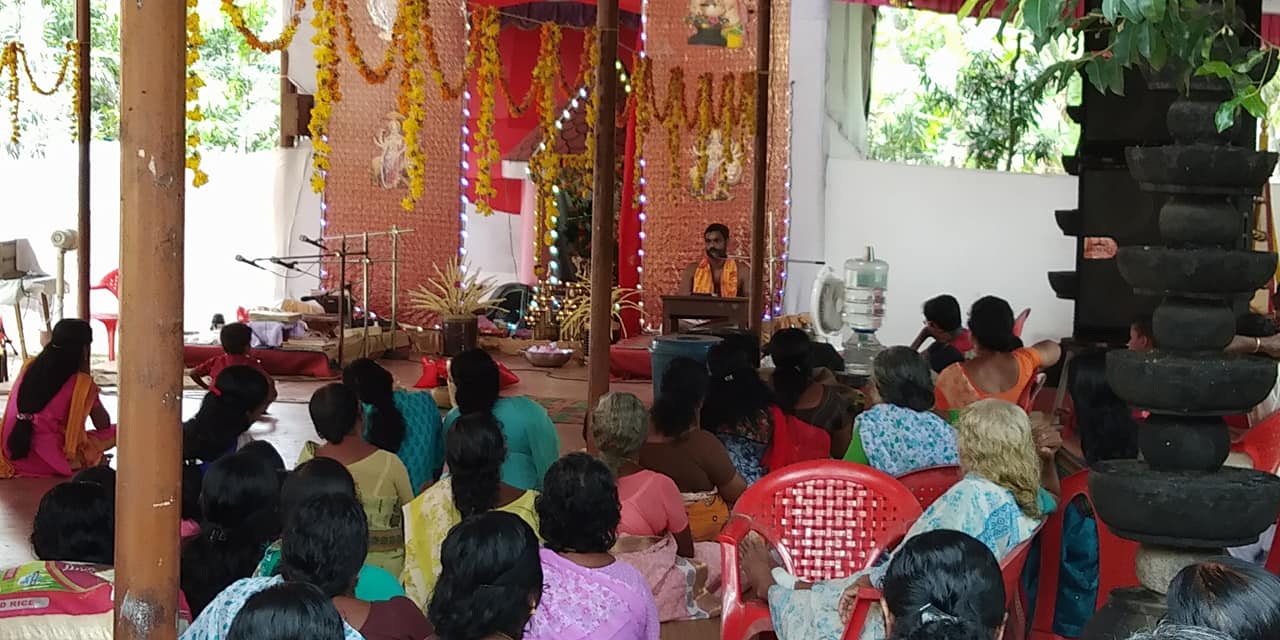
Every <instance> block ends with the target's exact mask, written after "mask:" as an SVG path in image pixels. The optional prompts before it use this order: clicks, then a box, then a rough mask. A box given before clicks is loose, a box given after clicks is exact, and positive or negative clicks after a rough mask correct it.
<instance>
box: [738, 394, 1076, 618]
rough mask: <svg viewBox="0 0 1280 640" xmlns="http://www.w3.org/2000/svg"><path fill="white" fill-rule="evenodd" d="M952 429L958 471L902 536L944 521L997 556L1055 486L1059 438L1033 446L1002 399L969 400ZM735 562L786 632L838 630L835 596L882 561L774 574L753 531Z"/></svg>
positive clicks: (1020, 535)
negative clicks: (834, 571) (835, 572)
mask: <svg viewBox="0 0 1280 640" xmlns="http://www.w3.org/2000/svg"><path fill="white" fill-rule="evenodd" d="M956 429H957V432H958V436H959V437H958V440H957V444H958V445H959V450H960V451H959V452H960V466H961V467H962V468H963V469H964V470H965V472H966V475H965V477H964V479H963V480H961V481H960V482H958V483H956V484H955V485H954V486H952V487H951V489H949V490H948V491H947V492H946V493H944V494H942V496H941V497H939V498H938V500H937V501H936V502H934V503H933V505H931V506H930V507H929V508H928V509H926V510H925V512H924V514H923V515H921V516H920V518H919V519H918V520H916V522H915V524H913V525H912V526H911V529H910V530H909V531H908V532H907V535H906V538H905V539H906V540H910V539H912V538H914V537H916V536H918V535H920V534H922V533H925V532H928V531H935V530H939V529H952V530H955V531H960V532H962V533H967V534H969V535H971V536H974V537H976V538H977V539H978V540H979V541H981V542H982V543H983V544H985V545H986V546H987V548H989V549H991V550H992V552H993V553H994V554H995V556H996V558H997V559H1000V558H1003V557H1004V556H1005V555H1006V554H1007V553H1009V551H1011V550H1012V549H1013V548H1014V547H1016V546H1017V545H1019V544H1021V543H1022V542H1023V541H1024V540H1026V539H1028V538H1029V537H1031V535H1032V534H1033V533H1035V531H1036V529H1037V528H1038V527H1039V526H1040V523H1041V521H1042V520H1043V519H1044V514H1045V513H1046V512H1047V511H1050V510H1052V508H1053V504H1054V498H1053V495H1056V494H1057V492H1058V491H1059V488H1058V476H1057V470H1056V469H1055V468H1054V465H1053V462H1052V459H1053V455H1054V453H1055V452H1056V445H1060V444H1061V443H1060V442H1057V443H1052V444H1050V442H1051V441H1050V440H1049V439H1047V438H1046V439H1044V440H1042V443H1043V446H1037V443H1036V436H1035V435H1033V433H1032V430H1031V422H1030V421H1029V420H1028V419H1027V414H1026V413H1025V412H1023V411H1022V409H1019V408H1018V407H1017V406H1015V405H1013V404H1010V403H1008V402H1005V401H1003V400H994V399H992V400H982V401H979V402H976V403H974V404H973V405H971V406H970V407H969V408H968V409H967V410H966V411H964V412H962V413H961V415H960V420H959V423H958V424H957V425H956ZM1042 485H1043V487H1044V488H1042ZM1046 488H1047V490H1046ZM1051 494H1052V495H1051ZM895 555H896V552H895ZM742 562H743V569H744V572H745V574H746V576H747V582H746V584H747V585H748V586H749V587H750V589H751V591H752V592H753V593H755V594H760V595H764V594H768V598H767V599H768V603H769V610H770V613H771V614H772V618H773V626H774V629H776V630H777V632H778V637H779V638H784V639H786V640H808V639H813V640H817V639H826V638H839V637H840V635H841V633H842V632H843V629H844V626H845V623H846V622H847V621H848V613H849V612H848V611H843V610H842V609H841V607H840V606H839V604H840V602H841V601H842V600H845V599H848V598H852V597H853V596H854V595H855V594H856V593H857V590H858V589H859V588H860V587H862V586H877V585H880V584H881V578H882V577H883V576H884V569H885V566H884V564H880V565H877V566H875V567H869V568H867V569H864V570H862V571H858V572H856V573H854V574H853V575H851V576H848V577H846V578H837V579H834V580H828V581H825V582H819V583H815V584H808V583H804V582H800V581H797V580H796V579H795V578H794V577H792V576H790V575H788V574H786V572H784V571H779V572H777V576H776V577H777V578H778V580H780V582H779V581H777V580H775V573H774V572H773V569H772V567H771V561H770V557H769V549H768V547H767V546H766V545H765V543H764V541H763V540H762V539H760V538H759V537H758V536H757V535H754V534H752V535H749V536H747V538H746V539H745V540H744V541H743V548H742ZM873 612H874V613H875V615H873V616H869V617H868V620H867V626H866V627H865V628H864V630H863V635H862V637H863V638H877V639H879V638H884V637H885V635H884V628H883V625H882V621H881V616H880V615H879V608H878V607H873Z"/></svg>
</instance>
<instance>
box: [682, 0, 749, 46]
mask: <svg viewBox="0 0 1280 640" xmlns="http://www.w3.org/2000/svg"><path fill="white" fill-rule="evenodd" d="M742 16H743V11H742V1H741V0H690V2H689V15H688V17H686V18H685V23H686V24H688V25H689V26H691V27H693V29H694V32H693V35H691V36H689V44H696V45H704V46H709V47H725V48H729V49H739V48H741V47H742V42H743V38H744V37H745V36H746V28H745V27H744V26H743V24H742Z"/></svg>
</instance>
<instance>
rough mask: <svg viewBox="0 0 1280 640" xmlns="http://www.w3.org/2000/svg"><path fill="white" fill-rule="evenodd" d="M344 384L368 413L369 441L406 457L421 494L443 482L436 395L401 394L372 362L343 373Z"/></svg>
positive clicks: (366, 360)
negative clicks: (437, 482)
mask: <svg viewBox="0 0 1280 640" xmlns="http://www.w3.org/2000/svg"><path fill="white" fill-rule="evenodd" d="M342 383H343V384H345V385H347V386H348V387H351V388H352V389H355V390H356V393H357V394H358V395H359V396H360V403H361V405H362V406H363V407H364V422H365V429H364V438H365V440H367V441H368V442H369V444H372V445H374V446H375V447H378V448H379V449H385V450H387V451H390V452H392V453H394V454H396V455H398V456H399V457H400V462H403V463H404V466H405V469H406V470H408V472H409V486H411V487H413V490H414V492H415V493H419V492H421V491H422V490H423V489H424V488H426V486H427V485H429V484H431V483H432V482H435V481H436V480H439V479H440V470H441V468H442V467H443V466H444V431H443V429H442V425H443V422H442V421H441V419H440V409H439V408H437V407H436V401H435V400H433V399H432V398H431V394H430V393H427V392H424V391H415V390H412V389H397V388H396V387H395V378H394V377H392V375H391V372H390V371H387V370H386V369H384V368H382V365H379V364H378V363H377V362H375V361H373V360H370V359H369V358H360V359H359V360H356V361H354V362H352V363H351V364H349V365H347V367H346V368H345V369H343V370H342Z"/></svg>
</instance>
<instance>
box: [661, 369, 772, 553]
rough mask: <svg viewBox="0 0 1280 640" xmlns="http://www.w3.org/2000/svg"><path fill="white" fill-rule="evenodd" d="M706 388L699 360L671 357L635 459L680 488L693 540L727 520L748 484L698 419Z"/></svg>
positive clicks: (704, 538) (706, 535)
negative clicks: (646, 436)
mask: <svg viewBox="0 0 1280 640" xmlns="http://www.w3.org/2000/svg"><path fill="white" fill-rule="evenodd" d="M706 391H707V370H706V367H705V366H704V365H703V364H702V363H700V362H697V361H695V360H690V359H688V358H676V359H674V360H672V361H671V364H670V365H669V366H668V367H667V370H666V372H665V374H664V375H663V377H662V388H661V389H659V390H658V397H657V398H655V399H654V402H653V408H652V410H651V411H650V417H651V421H652V424H653V429H652V430H651V432H650V433H649V436H648V438H647V440H646V442H645V443H644V444H643V445H642V446H641V447H640V460H639V461H640V465H641V466H643V467H644V468H646V469H650V470H652V471H657V472H658V473H661V474H663V475H665V476H667V477H669V478H671V479H672V480H673V481H675V483H676V486H677V487H679V488H680V493H681V495H682V498H683V501H684V507H685V511H686V512H687V513H688V514H689V524H690V527H691V528H692V532H693V539H694V541H696V542H707V541H711V540H715V538H716V536H717V535H719V534H720V530H721V529H723V528H724V525H725V523H727V522H728V521H729V508H730V507H731V506H732V505H733V503H735V502H737V501H738V497H739V496H741V495H742V492H743V491H746V489H747V483H746V481H744V480H743V479H742V476H741V475H739V474H738V470H737V468H736V467H735V466H734V464H733V461H732V460H730V459H729V453H728V452H727V451H726V450H725V447H724V444H722V443H721V442H720V440H719V439H717V438H716V437H715V436H714V435H712V434H711V432H709V431H705V430H703V429H702V428H701V427H700V426H699V424H698V415H699V412H700V411H701V410H702V404H703V399H704V397H705V395H706Z"/></svg>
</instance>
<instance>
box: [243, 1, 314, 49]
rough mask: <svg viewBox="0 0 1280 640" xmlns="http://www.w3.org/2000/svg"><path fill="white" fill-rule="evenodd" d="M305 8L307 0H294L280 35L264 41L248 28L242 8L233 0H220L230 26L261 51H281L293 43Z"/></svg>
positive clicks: (251, 45) (246, 41) (250, 44)
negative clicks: (291, 12)
mask: <svg viewBox="0 0 1280 640" xmlns="http://www.w3.org/2000/svg"><path fill="white" fill-rule="evenodd" d="M306 8H307V0H294V2H293V14H292V15H291V16H289V22H288V23H287V24H285V25H284V28H283V29H282V30H281V31H280V35H279V36H277V37H276V38H275V39H273V40H265V41H264V40H263V39H262V37H261V36H259V35H258V34H256V33H254V32H253V31H252V30H251V29H249V25H248V22H247V21H246V20H245V17H244V10H243V9H241V8H240V7H239V6H237V5H236V3H235V0H222V12H223V13H225V14H226V15H227V18H228V19H229V20H230V21H231V26H232V27H233V28H234V29H235V30H236V31H238V32H239V33H240V35H242V36H244V41H245V43H247V44H248V45H249V46H250V47H252V48H254V49H256V50H258V51H261V52H262V53H274V52H276V51H281V50H284V49H286V48H288V47H289V45H290V44H291V43H293V36H294V35H296V34H297V33H298V25H299V24H300V23H301V22H302V12H303V10H305V9H306Z"/></svg>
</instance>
